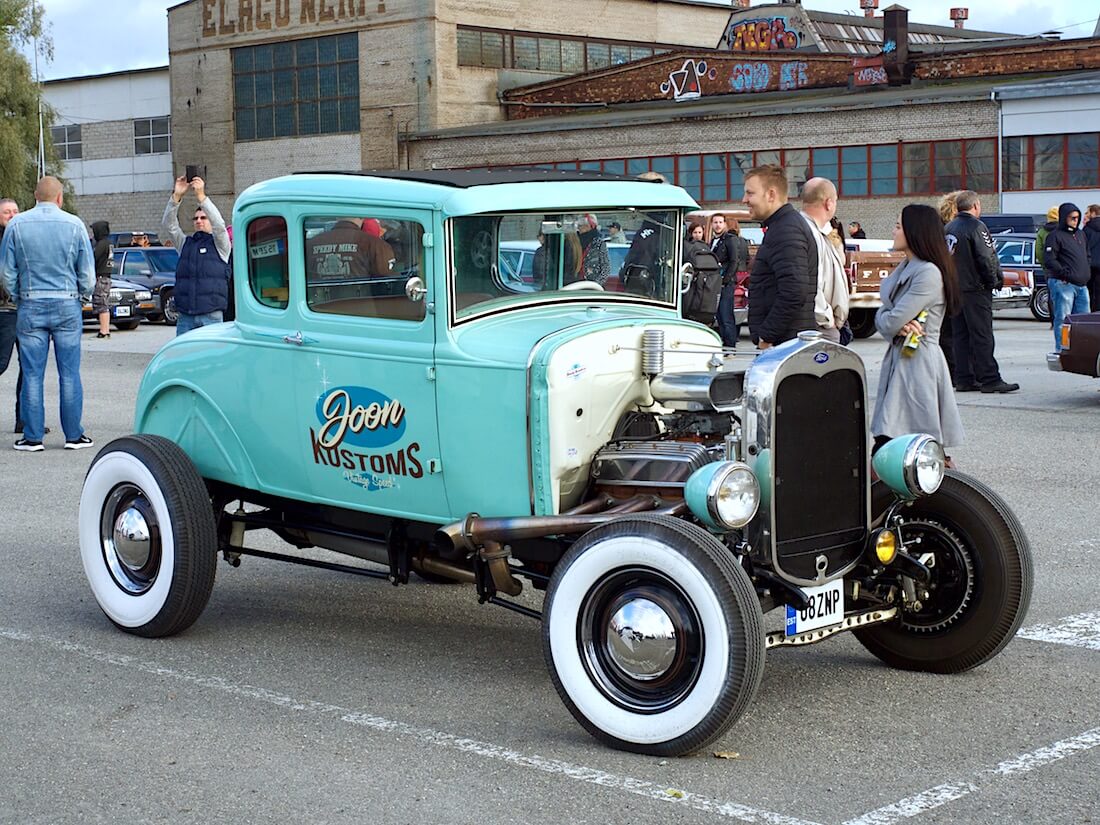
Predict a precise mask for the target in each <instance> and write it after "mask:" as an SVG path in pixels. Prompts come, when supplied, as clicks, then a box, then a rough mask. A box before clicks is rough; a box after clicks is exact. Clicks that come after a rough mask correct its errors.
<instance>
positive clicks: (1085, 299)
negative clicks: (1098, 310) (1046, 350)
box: [1047, 277, 1089, 352]
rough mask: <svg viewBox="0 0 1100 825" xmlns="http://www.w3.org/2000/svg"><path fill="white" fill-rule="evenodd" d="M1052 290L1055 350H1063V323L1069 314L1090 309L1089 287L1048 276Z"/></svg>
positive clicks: (1051, 302) (1048, 285)
mask: <svg viewBox="0 0 1100 825" xmlns="http://www.w3.org/2000/svg"><path fill="white" fill-rule="evenodd" d="M1047 289H1049V290H1050V315H1051V321H1053V322H1054V351H1055V352H1061V351H1062V323H1063V322H1064V321H1065V319H1066V316H1067V315H1072V314H1073V313H1075V312H1088V311H1089V288H1088V287H1087V286H1077V285H1075V284H1071V283H1069V281H1062V280H1059V279H1058V278H1050V277H1048V278H1047Z"/></svg>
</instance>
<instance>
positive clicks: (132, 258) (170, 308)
mask: <svg viewBox="0 0 1100 825" xmlns="http://www.w3.org/2000/svg"><path fill="white" fill-rule="evenodd" d="M179 259H180V256H179V252H177V251H176V250H175V249H172V248H170V247H165V246H146V247H123V248H121V249H116V250H115V272H117V273H118V275H119V277H121V278H124V279H125V280H127V281H130V282H131V283H135V284H140V285H141V286H143V287H146V288H147V289H148V290H149V291H150V292H151V293H152V296H153V307H152V308H151V309H150V311H149V312H148V318H149V320H150V321H164V323H166V324H173V325H174V324H175V323H176V318H177V317H178V316H177V313H176V300H175V298H174V297H173V295H172V293H173V292H174V291H175V287H176V264H178V263H179Z"/></svg>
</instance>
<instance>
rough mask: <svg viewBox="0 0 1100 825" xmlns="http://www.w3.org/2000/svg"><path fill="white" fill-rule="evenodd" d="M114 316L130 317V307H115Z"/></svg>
mask: <svg viewBox="0 0 1100 825" xmlns="http://www.w3.org/2000/svg"><path fill="white" fill-rule="evenodd" d="M115 317H116V318H128V317H130V307H115Z"/></svg>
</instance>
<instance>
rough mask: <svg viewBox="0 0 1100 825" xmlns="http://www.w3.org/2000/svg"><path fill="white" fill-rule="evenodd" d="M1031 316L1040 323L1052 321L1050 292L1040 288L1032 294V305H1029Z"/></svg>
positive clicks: (1043, 287)
mask: <svg viewBox="0 0 1100 825" xmlns="http://www.w3.org/2000/svg"><path fill="white" fill-rule="evenodd" d="M1028 309H1030V310H1031V314H1032V315H1034V316H1035V317H1036V318H1037V319H1038V320H1040V321H1047V322H1049V321H1050V290H1049V289H1047V288H1046V287H1045V286H1040V287H1037V288H1036V289H1035V291H1034V292H1033V293H1032V294H1031V303H1030V304H1029V305H1028Z"/></svg>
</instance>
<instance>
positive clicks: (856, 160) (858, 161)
mask: <svg viewBox="0 0 1100 825" xmlns="http://www.w3.org/2000/svg"><path fill="white" fill-rule="evenodd" d="M867 155H868V151H867V147H866V146H845V147H843V148H842V149H841V150H840V186H839V188H840V196H841V197H842V198H863V197H866V196H867Z"/></svg>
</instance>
